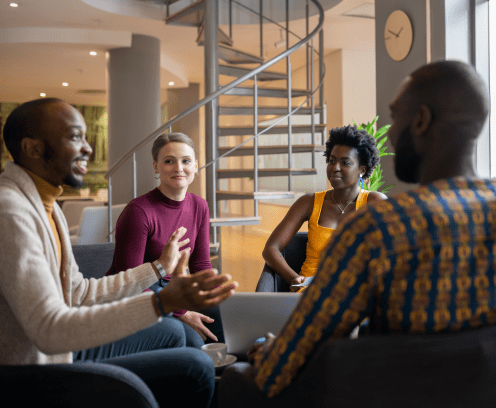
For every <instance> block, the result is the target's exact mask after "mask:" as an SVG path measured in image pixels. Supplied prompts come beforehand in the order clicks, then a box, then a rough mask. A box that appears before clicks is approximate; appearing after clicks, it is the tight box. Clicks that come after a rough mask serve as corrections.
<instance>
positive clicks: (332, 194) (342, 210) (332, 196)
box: [331, 190, 360, 214]
mask: <svg viewBox="0 0 496 408" xmlns="http://www.w3.org/2000/svg"><path fill="white" fill-rule="evenodd" d="M358 194H360V192H358ZM357 197H358V196H357ZM331 198H332V201H334V204H336V205H337V206H338V208H339V209H340V210H341V214H344V211H345V210H346V209H347V208H348V206H349V205H350V204H351V203H352V202H353V201H355V200H351V201H350V202H349V203H348V204H346V207H344V208H341V207H340V206H339V204H338V203H337V202H336V200H335V199H334V190H332V193H331Z"/></svg>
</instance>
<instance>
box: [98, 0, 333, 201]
mask: <svg viewBox="0 0 496 408" xmlns="http://www.w3.org/2000/svg"><path fill="white" fill-rule="evenodd" d="M310 1H311V2H312V3H314V4H315V6H316V7H317V8H318V9H319V12H320V15H319V24H318V25H317V27H316V28H315V29H314V30H313V31H312V32H311V33H310V34H309V35H308V36H307V37H305V38H303V39H302V40H300V41H299V42H297V43H296V44H295V45H293V46H292V47H290V48H288V49H287V50H286V51H284V52H282V53H281V54H279V55H277V56H275V57H274V58H272V59H271V60H269V61H267V62H266V63H264V64H262V65H260V66H259V67H257V68H255V69H254V70H253V71H251V72H249V73H247V74H245V75H243V76H242V77H240V78H238V79H236V80H234V81H232V82H230V83H229V84H227V85H225V86H223V87H222V88H220V89H219V90H218V91H216V92H214V93H213V94H211V95H209V96H206V97H205V98H203V99H201V100H200V101H198V102H197V103H195V104H194V105H193V106H191V107H190V108H188V109H186V110H185V111H183V112H182V113H180V114H178V115H176V116H174V117H173V118H172V119H170V120H168V121H167V122H165V123H164V124H163V125H162V126H160V127H158V128H157V129H155V130H154V131H153V132H152V133H150V134H149V135H148V136H147V137H145V138H144V139H143V140H142V141H141V142H139V143H137V144H136V145H135V146H134V147H132V148H131V149H129V150H128V151H127V152H126V153H125V154H124V155H123V156H122V157H121V158H120V159H119V160H118V161H117V163H115V164H114V165H113V166H112V167H111V168H110V169H109V170H108V171H107V173H106V174H105V178H109V177H111V176H112V174H114V173H115V172H116V171H117V170H118V169H119V168H120V167H121V166H122V165H123V164H124V163H125V162H126V161H127V159H129V158H130V157H131V156H132V155H133V153H134V152H136V151H138V150H139V149H141V147H143V146H144V145H146V144H147V143H148V142H149V141H151V140H153V139H155V138H156V137H157V136H158V135H160V134H161V133H162V132H163V131H164V130H165V129H167V128H168V127H171V126H172V125H173V124H175V123H176V122H178V121H180V120H181V119H183V118H184V117H186V116H188V115H189V114H190V113H192V112H194V111H196V110H197V109H199V108H201V107H202V106H204V105H206V104H207V103H209V102H211V101H212V100H213V99H215V98H217V97H219V96H220V95H223V94H225V93H226V92H228V91H230V90H231V89H233V88H235V87H236V86H238V85H239V84H241V83H242V82H245V81H247V80H249V79H250V78H252V77H254V76H255V75H258V74H259V73H260V72H262V71H265V70H266V69H267V68H269V67H271V66H272V65H274V64H276V63H278V62H279V61H281V60H282V59H284V58H286V57H287V56H288V55H290V54H292V53H293V52H294V51H296V50H297V49H298V48H300V47H301V46H302V45H304V44H306V43H307V42H308V41H310V40H311V39H312V38H313V37H314V36H315V35H316V34H317V33H318V32H319V31H320V30H321V29H322V26H323V25H324V9H323V8H322V6H321V5H320V4H319V2H318V1H317V0H310ZM320 57H321V58H322V57H323V56H320ZM109 193H110V192H109ZM109 199H110V194H109Z"/></svg>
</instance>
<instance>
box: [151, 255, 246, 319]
mask: <svg viewBox="0 0 496 408" xmlns="http://www.w3.org/2000/svg"><path fill="white" fill-rule="evenodd" d="M189 253H190V248H186V250H184V251H181V255H180V258H179V262H178V263H177V266H176V268H175V269H174V272H172V276H171V279H170V281H169V283H168V284H167V286H166V287H165V288H164V289H163V290H161V291H160V293H159V298H160V302H161V303H162V306H163V308H164V311H165V313H170V312H173V311H175V310H184V309H186V310H201V309H206V308H207V307H212V306H216V305H218V304H219V303H221V302H223V301H224V300H226V299H227V298H228V297H229V296H231V295H232V294H233V293H234V290H235V289H236V288H237V287H238V282H235V281H231V276H230V275H220V276H219V275H217V273H216V271H215V270H213V269H210V270H206V271H201V272H196V273H195V274H193V275H189V274H187V273H186V271H185V270H186V265H187V264H188V259H189Z"/></svg>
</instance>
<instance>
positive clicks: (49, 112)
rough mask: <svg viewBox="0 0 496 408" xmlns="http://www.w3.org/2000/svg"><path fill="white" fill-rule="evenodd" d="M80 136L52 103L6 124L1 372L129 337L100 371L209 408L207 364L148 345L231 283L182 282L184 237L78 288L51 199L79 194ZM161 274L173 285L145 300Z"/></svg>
mask: <svg viewBox="0 0 496 408" xmlns="http://www.w3.org/2000/svg"><path fill="white" fill-rule="evenodd" d="M85 133H86V124H85V122H84V119H83V117H82V116H81V114H80V113H79V112H78V111H77V110H76V109H75V108H74V107H72V106H71V105H69V104H67V103H65V102H64V101H62V100H59V99H40V100H35V101H31V102H27V103H25V104H23V105H21V106H19V107H18V108H16V109H15V110H14V111H13V112H12V113H11V115H10V116H9V118H8V119H7V121H6V124H5V127H4V140H5V144H6V146H7V149H8V150H9V152H10V153H11V155H12V157H13V159H14V162H8V163H7V165H6V167H5V171H4V172H3V173H2V174H1V175H0V239H1V241H0V242H1V244H0V260H1V266H0V289H1V290H0V350H1V351H0V364H3V365H26V364H54V363H67V364H69V363H72V360H73V357H72V356H73V354H72V352H75V351H78V350H85V349H90V348H93V347H97V346H102V345H105V344H108V343H112V342H116V341H118V340H121V339H123V338H128V337H129V338H131V339H135V340H136V339H137V340H136V341H135V343H136V344H134V343H133V346H131V347H128V349H127V350H125V351H122V352H121V353H120V354H119V357H117V358H113V359H112V358H110V359H108V360H104V362H108V363H110V364H116V365H120V366H122V367H126V368H128V369H130V370H131V371H133V372H135V373H136V374H138V376H140V377H141V378H142V379H143V380H144V381H145V383H147V384H148V386H149V387H150V388H151V389H152V392H153V393H154V395H155V397H156V398H157V400H159V399H160V397H161V396H160V394H164V395H168V396H167V398H166V399H165V400H164V401H167V400H168V401H170V397H171V393H174V392H175V393H177V394H178V395H181V400H182V401H183V403H185V404H186V406H190V405H192V406H193V405H194V406H208V404H209V401H210V399H211V397H212V393H213V383H214V368H213V365H212V361H211V360H210V358H209V357H208V356H206V355H205V354H203V353H202V352H201V351H199V350H197V349H189V348H177V349H163V348H162V345H161V344H160V341H159V340H157V341H155V342H154V341H153V340H154V339H150V336H155V335H156V332H155V331H154V330H155V329H154V328H155V327H156V326H159V325H157V324H156V323H158V322H159V321H160V320H161V317H162V315H165V314H168V313H170V312H172V311H174V310H178V309H188V310H195V309H201V308H205V307H210V306H213V305H217V304H219V303H220V302H222V301H223V300H224V299H226V298H227V297H229V296H230V295H231V294H232V293H233V292H234V289H235V288H236V286H237V283H230V284H226V282H227V281H228V280H229V278H230V277H229V276H216V274H215V272H214V271H203V272H199V273H197V274H195V275H186V274H184V273H183V269H184V266H185V265H186V263H187V258H188V256H189V251H188V249H181V248H182V247H184V246H185V245H187V243H188V242H187V241H188V240H183V241H181V237H182V236H183V235H184V232H185V231H184V229H181V228H180V229H179V230H177V231H176V232H175V233H174V234H173V236H172V237H171V239H170V241H169V242H168V243H167V245H166V246H165V247H164V249H163V252H162V254H161V256H160V258H159V259H158V260H157V261H155V262H153V263H147V264H144V265H141V266H139V267H137V268H134V269H131V270H128V271H123V272H121V273H120V274H117V275H114V276H109V277H104V278H102V279H98V280H95V279H91V280H88V279H84V278H83V276H82V274H81V273H80V272H79V271H78V266H77V265H76V262H75V260H74V256H73V254H72V249H71V244H70V240H69V232H68V229H67V224H66V221H65V218H64V216H63V214H62V211H61V210H60V208H59V206H58V205H57V204H56V203H55V199H56V198H57V196H58V195H60V193H61V192H62V187H61V186H62V184H67V185H69V186H73V187H76V188H80V187H82V185H83V176H84V174H85V173H86V171H87V161H88V159H89V155H90V154H91V152H92V149H91V147H90V146H89V144H88V143H87V141H86V135H85ZM168 273H173V278H172V279H171V281H170V283H169V284H168V285H167V286H166V287H165V288H164V289H163V290H162V291H160V292H157V293H154V292H145V293H142V292H143V290H144V289H145V288H148V287H149V286H151V285H152V284H153V283H155V282H156V281H157V280H158V279H159V278H160V277H161V276H164V275H166V274H168ZM144 329H146V330H149V331H144V332H142V330H144ZM137 332H138V333H137ZM140 333H141V335H140ZM144 340H147V341H144ZM148 340H151V341H148ZM144 342H145V343H147V344H146V345H144V346H143V344H142V343H144ZM148 343H150V344H148ZM78 365H85V364H83V363H75V364H74V366H78ZM159 390H160V391H161V392H159ZM188 398H189V399H188ZM159 402H160V401H159Z"/></svg>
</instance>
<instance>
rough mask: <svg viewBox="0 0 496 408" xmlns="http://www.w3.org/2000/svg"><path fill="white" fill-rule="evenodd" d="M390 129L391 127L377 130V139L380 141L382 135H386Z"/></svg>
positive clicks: (387, 126)
mask: <svg viewBox="0 0 496 408" xmlns="http://www.w3.org/2000/svg"><path fill="white" fill-rule="evenodd" d="M390 127H391V125H386V126H383V127H381V128H380V129H377V132H375V137H376V139H378V138H379V137H381V136H382V135H385V134H386V132H387V131H388V130H389V128H390Z"/></svg>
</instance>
